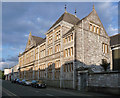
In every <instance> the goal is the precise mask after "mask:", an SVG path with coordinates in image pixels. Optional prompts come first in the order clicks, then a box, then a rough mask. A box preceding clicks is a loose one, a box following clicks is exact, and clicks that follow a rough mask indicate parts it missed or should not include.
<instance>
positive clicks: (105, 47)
mask: <svg viewBox="0 0 120 98" xmlns="http://www.w3.org/2000/svg"><path fill="white" fill-rule="evenodd" d="M102 50H103V53H108V45H107V44H105V43H103V44H102Z"/></svg>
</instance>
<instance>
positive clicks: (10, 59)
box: [6, 56, 18, 62]
mask: <svg viewBox="0 0 120 98" xmlns="http://www.w3.org/2000/svg"><path fill="white" fill-rule="evenodd" d="M6 60H7V61H10V62H18V56H11V57H9V58H7V59H6Z"/></svg>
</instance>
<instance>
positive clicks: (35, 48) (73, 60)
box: [19, 7, 110, 89]
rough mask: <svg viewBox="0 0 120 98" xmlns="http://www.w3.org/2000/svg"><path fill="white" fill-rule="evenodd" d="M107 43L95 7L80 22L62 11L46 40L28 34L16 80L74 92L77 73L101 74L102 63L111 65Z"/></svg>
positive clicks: (48, 32) (106, 37)
mask: <svg viewBox="0 0 120 98" xmlns="http://www.w3.org/2000/svg"><path fill="white" fill-rule="evenodd" d="M109 42H110V39H109V37H108V35H107V33H106V31H105V29H104V27H103V25H102V23H101V21H100V19H99V17H98V15H97V12H96V10H95V9H94V7H93V10H92V11H91V13H90V14H89V15H88V16H86V17H84V18H83V19H79V18H78V17H77V16H76V15H72V14H70V13H68V12H67V11H65V12H64V13H63V14H62V16H61V17H60V18H59V19H58V20H57V21H56V22H55V23H54V24H53V25H52V26H51V27H50V29H49V30H48V31H47V32H46V38H44V39H43V38H40V37H36V36H33V35H31V33H30V34H29V38H28V42H27V45H26V49H25V51H24V52H23V53H21V54H19V66H20V74H19V77H20V78H24V79H42V80H43V81H45V82H46V83H47V84H48V85H51V86H55V87H60V88H72V89H76V88H77V85H78V84H79V83H78V76H77V75H78V74H77V73H78V71H80V70H82V71H84V70H86V69H87V70H88V69H89V70H90V71H101V70H102V68H101V67H100V64H101V63H102V60H106V61H107V62H110V43H109ZM89 70H88V71H89Z"/></svg>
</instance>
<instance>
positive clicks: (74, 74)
mask: <svg viewBox="0 0 120 98" xmlns="http://www.w3.org/2000/svg"><path fill="white" fill-rule="evenodd" d="M73 35H74V36H73V38H74V48H73V49H74V57H73V60H74V61H73V89H76V25H75V26H74V33H73Z"/></svg>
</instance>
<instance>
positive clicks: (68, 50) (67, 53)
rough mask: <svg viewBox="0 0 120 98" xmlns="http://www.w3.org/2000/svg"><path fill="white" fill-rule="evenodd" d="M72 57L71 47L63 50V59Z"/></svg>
mask: <svg viewBox="0 0 120 98" xmlns="http://www.w3.org/2000/svg"><path fill="white" fill-rule="evenodd" d="M72 55H73V47H70V48H67V49H65V53H64V57H68V56H72Z"/></svg>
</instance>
